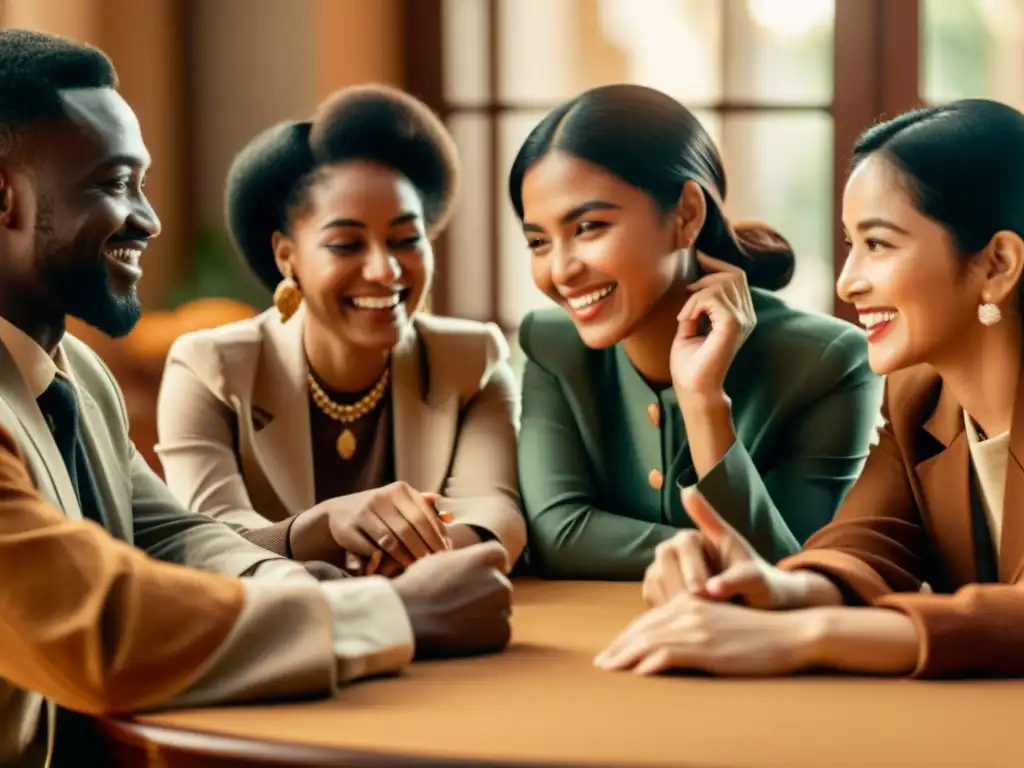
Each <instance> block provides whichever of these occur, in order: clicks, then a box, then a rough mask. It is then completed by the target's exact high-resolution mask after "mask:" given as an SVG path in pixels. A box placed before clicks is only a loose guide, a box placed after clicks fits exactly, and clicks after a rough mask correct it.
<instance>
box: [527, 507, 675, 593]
mask: <svg viewBox="0 0 1024 768" xmlns="http://www.w3.org/2000/svg"><path fill="white" fill-rule="evenodd" d="M530 527H531V529H532V531H531V534H532V538H531V546H532V547H533V548H534V549H535V550H536V552H537V554H538V555H539V557H540V561H541V562H540V565H541V567H542V570H543V571H544V572H545V573H546V574H548V575H551V576H556V577H560V578H574V577H578V578H587V579H600V578H606V579H641V578H643V575H644V571H645V570H646V569H647V566H649V565H650V564H651V562H652V561H653V560H654V548H655V547H657V546H658V544H660V543H661V542H663V541H665V540H667V539H670V538H672V537H673V536H674V535H676V534H677V533H678V532H679V531H678V529H677V528H674V527H673V526H670V525H665V524H663V523H652V522H647V521H644V520H636V519H634V518H631V517H623V516H621V515H616V514H613V513H611V512H606V511H604V510H601V509H596V508H594V507H583V508H579V507H574V508H573V509H572V510H567V511H565V512H562V511H561V510H557V509H552V510H546V511H545V512H544V513H543V514H542V515H538V516H537V517H535V518H534V520H533V521H532V522H531V523H530Z"/></svg>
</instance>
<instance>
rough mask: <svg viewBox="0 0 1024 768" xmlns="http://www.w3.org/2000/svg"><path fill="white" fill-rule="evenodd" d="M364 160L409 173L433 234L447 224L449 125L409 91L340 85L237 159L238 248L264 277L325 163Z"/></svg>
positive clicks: (269, 279) (232, 210) (453, 188)
mask: <svg viewBox="0 0 1024 768" xmlns="http://www.w3.org/2000/svg"><path fill="white" fill-rule="evenodd" d="M347 160H367V161H370V162H375V163H379V164H381V165H384V166H386V167H388V168H392V169H394V170H395V171H397V172H398V173H401V174H402V175H403V176H405V177H406V178H408V179H409V181H410V182H412V184H413V186H415V187H416V190H417V191H418V192H419V195H420V198H421V199H422V201H423V212H424V217H425V218H426V223H427V226H428V228H429V229H430V231H431V233H432V234H435V233H437V232H439V231H440V230H441V229H443V228H444V226H445V224H446V223H447V221H448V218H449V216H450V215H451V211H452V207H453V204H454V201H455V199H456V197H457V193H458V186H459V166H458V159H457V155H456V151H455V145H454V142H453V141H452V138H451V136H450V134H449V133H448V131H447V130H446V129H445V127H444V124H443V123H442V122H441V120H440V119H439V118H438V117H437V115H435V114H434V113H433V112H432V111H431V110H430V109H429V108H428V107H427V106H426V105H424V104H423V103H422V102H420V101H418V100H417V99H415V98H413V97H412V96H410V95H409V94H407V93H403V92H401V91H398V90H396V89H394V88H389V87H387V86H380V85H368V86H359V87H354V88H346V89H344V90H341V91H338V92H337V93H335V94H333V95H332V96H330V97H329V98H328V99H327V100H326V101H324V102H323V103H322V104H321V105H320V106H319V107H318V108H317V110H316V112H315V113H314V115H313V119H312V120H311V121H308V122H287V123H280V124H278V125H275V126H273V127H272V128H269V129H267V130H266V131H264V132H262V133H261V134H259V135H258V136H256V138H254V139H253V140H252V141H251V142H249V144H248V145H247V146H246V147H245V148H244V149H243V150H242V151H241V152H240V153H239V154H238V155H237V156H236V157H235V160H234V162H233V163H232V165H231V169H230V170H229V171H228V178H227V188H226V191H225V197H226V201H225V202H226V206H225V207H226V209H227V223H228V229H229V231H230V233H231V237H232V239H233V240H234V242H235V246H236V247H237V248H238V250H239V251H241V253H242V256H243V257H244V258H245V260H246V262H248V264H249V266H250V268H251V269H252V270H253V272H255V274H256V276H257V277H258V278H259V279H260V281H261V282H262V283H263V284H264V285H266V286H267V287H268V288H271V289H272V288H273V287H274V286H275V285H276V284H277V282H278V281H279V280H280V279H281V273H280V271H279V270H278V268H277V264H276V262H275V261H274V252H273V247H272V245H271V241H272V238H273V234H274V232H275V231H282V232H288V230H289V224H290V221H292V220H293V217H294V216H295V215H296V214H297V213H299V212H301V210H302V207H303V206H304V205H305V204H306V202H307V200H308V192H309V189H310V188H311V187H312V186H313V185H314V184H316V182H317V180H318V178H319V175H318V173H319V171H320V169H322V168H323V167H324V166H327V165H333V164H336V163H342V162H345V161H347Z"/></svg>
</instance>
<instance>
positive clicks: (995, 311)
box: [978, 303, 1003, 325]
mask: <svg viewBox="0 0 1024 768" xmlns="http://www.w3.org/2000/svg"><path fill="white" fill-rule="evenodd" d="M1002 319H1003V313H1002V312H1000V311H999V307H997V306H996V305H995V304H988V303H986V304H979V305H978V320H979V321H980V322H981V324H982V325H995V324H996V323H998V322H999V321H1000V320H1002Z"/></svg>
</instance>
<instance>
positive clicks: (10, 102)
mask: <svg viewBox="0 0 1024 768" xmlns="http://www.w3.org/2000/svg"><path fill="white" fill-rule="evenodd" d="M116 87H117V72H116V71H115V70H114V65H113V64H112V63H111V61H110V59H109V58H107V56H106V54H104V53H103V52H102V51H100V50H99V49H97V48H94V47H92V46H91V45H85V44H84V43H78V42H75V41H73V40H68V39H66V38H63V37H59V36H57V35H49V34H44V33H42V32H34V31H31V30H27V29H4V30H0V156H5V155H9V154H11V153H12V152H14V151H15V150H16V148H17V145H18V141H19V139H21V138H23V137H24V136H25V135H27V134H28V133H29V131H30V130H31V129H33V128H35V127H36V126H38V125H39V124H40V123H43V122H46V121H57V120H61V119H64V118H65V117H66V112H65V111H64V104H63V101H62V99H61V91H66V90H74V89H78V88H116Z"/></svg>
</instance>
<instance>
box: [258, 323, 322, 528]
mask: <svg viewBox="0 0 1024 768" xmlns="http://www.w3.org/2000/svg"><path fill="white" fill-rule="evenodd" d="M305 320H306V313H305V307H302V308H300V309H299V311H298V312H296V314H295V316H293V317H292V318H291V319H290V320H289V321H288V322H287V323H281V322H280V321H278V320H277V319H276V318H275V319H273V320H270V321H269V322H268V323H267V324H266V326H265V327H266V332H265V333H264V336H263V350H262V354H261V355H260V363H259V370H258V371H257V373H256V380H255V382H254V385H253V394H252V402H251V404H250V409H249V412H248V413H240V414H239V416H240V418H241V419H251V418H252V415H253V414H254V413H255V414H261V415H262V421H264V422H265V426H263V428H262V429H259V430H256V429H254V428H252V427H251V426H250V427H249V428H250V429H252V445H253V452H254V453H255V455H256V459H257V462H258V463H259V465H260V467H261V468H262V469H263V473H264V475H265V476H266V478H267V480H268V481H269V483H270V485H271V486H272V487H273V489H274V492H275V493H276V494H277V496H278V498H279V499H280V500H281V503H282V504H283V505H284V506H285V508H286V509H287V511H288V512H289V513H290V514H297V513H298V512H302V511H304V510H307V509H309V508H310V507H312V506H313V505H314V503H315V502H316V498H315V494H316V490H315V486H314V483H313V446H312V443H311V440H312V438H311V435H310V429H311V427H310V420H309V392H308V389H307V383H306V376H307V373H308V370H309V369H308V366H307V364H306V353H305V351H304V349H303V346H302V344H303V342H302V329H303V327H304V326H305Z"/></svg>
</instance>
